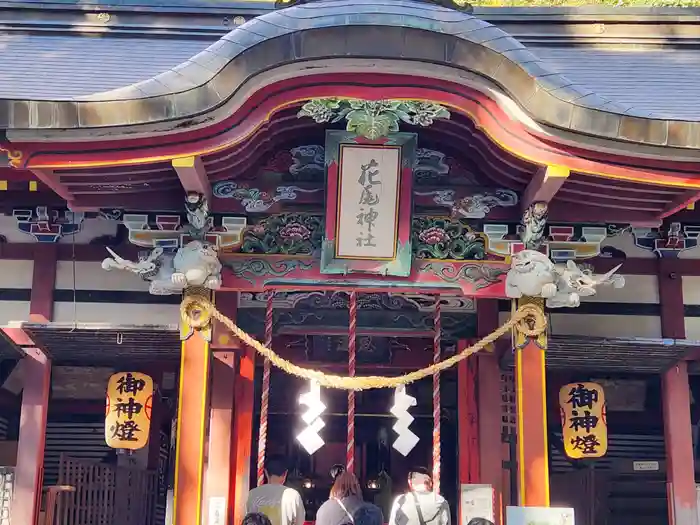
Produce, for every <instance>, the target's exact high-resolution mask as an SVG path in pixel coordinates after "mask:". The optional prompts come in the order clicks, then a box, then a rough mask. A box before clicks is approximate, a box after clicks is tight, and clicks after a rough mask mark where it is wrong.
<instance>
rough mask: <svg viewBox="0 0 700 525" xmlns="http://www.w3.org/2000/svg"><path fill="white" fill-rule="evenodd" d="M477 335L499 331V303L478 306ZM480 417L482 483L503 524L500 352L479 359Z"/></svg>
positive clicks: (486, 301) (485, 301)
mask: <svg viewBox="0 0 700 525" xmlns="http://www.w3.org/2000/svg"><path fill="white" fill-rule="evenodd" d="M477 323H478V326H477V333H478V335H479V337H484V336H486V335H488V334H490V333H491V332H493V330H495V329H496V328H498V324H499V323H498V301H497V300H495V299H480V300H479V301H478V303H477ZM477 363H478V365H477V377H476V380H477V391H476V395H477V413H478V416H479V425H478V431H479V437H478V446H479V472H480V474H479V483H485V484H487V485H491V486H492V487H493V498H494V520H495V524H496V525H500V523H502V512H503V509H502V501H503V498H502V492H503V446H502V444H501V441H502V439H501V426H502V421H501V395H502V393H501V369H500V366H499V364H498V355H497V353H496V352H493V353H491V354H487V353H484V352H481V353H480V354H479V355H478V357H477Z"/></svg>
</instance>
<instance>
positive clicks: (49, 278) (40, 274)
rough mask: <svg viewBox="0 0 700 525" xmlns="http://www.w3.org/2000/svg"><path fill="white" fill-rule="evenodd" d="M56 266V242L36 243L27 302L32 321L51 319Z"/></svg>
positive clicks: (43, 321)
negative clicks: (29, 296)
mask: <svg viewBox="0 0 700 525" xmlns="http://www.w3.org/2000/svg"><path fill="white" fill-rule="evenodd" d="M57 267H58V244H57V243H53V242H51V243H44V242H39V243H36V244H35V245H34V270H33V273H32V293H31V298H30V302H29V320H30V321H31V322H33V323H50V322H51V321H52V320H53V292H54V287H55V286H56V269H57Z"/></svg>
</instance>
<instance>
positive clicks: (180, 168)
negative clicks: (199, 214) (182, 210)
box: [172, 156, 211, 202]
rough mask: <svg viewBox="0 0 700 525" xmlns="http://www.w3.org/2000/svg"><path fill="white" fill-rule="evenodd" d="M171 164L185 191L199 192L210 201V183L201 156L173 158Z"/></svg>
mask: <svg viewBox="0 0 700 525" xmlns="http://www.w3.org/2000/svg"><path fill="white" fill-rule="evenodd" d="M172 165H173V168H174V169H175V171H176V172H177V176H178V177H179V178H180V182H181V183H182V187H183V188H184V189H185V191H187V192H190V191H191V192H194V193H201V194H202V195H204V196H205V197H206V198H207V200H208V201H209V202H211V184H210V183H209V177H207V171H206V169H205V168H204V163H203V162H202V157H199V156H196V157H194V156H190V157H180V158H178V159H173V160H172Z"/></svg>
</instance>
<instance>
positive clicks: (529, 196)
mask: <svg viewBox="0 0 700 525" xmlns="http://www.w3.org/2000/svg"><path fill="white" fill-rule="evenodd" d="M570 173H571V172H570V171H569V168H567V167H565V166H546V167H543V168H540V169H539V170H537V173H535V176H534V177H533V178H532V180H531V181H530V183H529V184H528V185H527V188H525V192H524V193H523V200H522V207H523V209H525V208H527V207H528V206H530V205H531V204H532V203H534V202H549V201H551V200H552V198H553V197H554V195H556V193H557V192H558V191H559V189H560V188H561V187H562V185H563V184H564V183H565V182H566V179H568V178H569V174H570Z"/></svg>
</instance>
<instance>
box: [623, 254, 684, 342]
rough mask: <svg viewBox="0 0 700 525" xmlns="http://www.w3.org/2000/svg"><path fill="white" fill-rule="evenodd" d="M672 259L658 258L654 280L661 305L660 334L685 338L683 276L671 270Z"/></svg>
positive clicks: (670, 337)
mask: <svg viewBox="0 0 700 525" xmlns="http://www.w3.org/2000/svg"><path fill="white" fill-rule="evenodd" d="M672 260H673V259H664V258H661V259H659V260H658V265H659V269H658V275H657V279H656V281H657V285H658V288H659V306H660V307H661V312H660V317H661V336H662V337H664V338H668V339H685V311H684V310H685V309H684V304H683V277H681V275H680V274H679V273H677V272H675V271H673V264H672V263H671V261H672ZM623 268H624V266H623Z"/></svg>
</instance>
